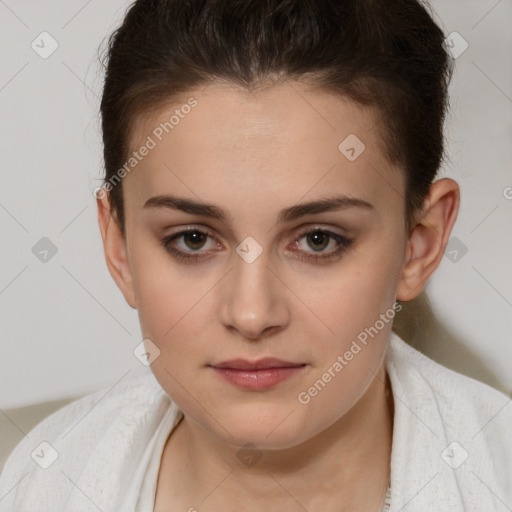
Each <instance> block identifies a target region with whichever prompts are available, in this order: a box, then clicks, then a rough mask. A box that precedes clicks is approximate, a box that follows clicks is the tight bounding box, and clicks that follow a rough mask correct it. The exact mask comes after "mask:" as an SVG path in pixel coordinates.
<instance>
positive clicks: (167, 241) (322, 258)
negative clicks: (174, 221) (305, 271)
mask: <svg viewBox="0 0 512 512" xmlns="http://www.w3.org/2000/svg"><path fill="white" fill-rule="evenodd" d="M187 233H200V234H202V235H207V236H209V237H211V238H213V239H215V237H214V235H213V234H212V233H211V232H209V231H208V230H204V231H203V230H201V229H197V228H192V229H187V230H184V231H179V232H178V233H174V234H173V235H169V236H166V237H164V238H162V239H161V244H162V246H163V247H164V249H165V250H166V251H167V252H169V254H170V255H171V256H172V257H173V258H175V259H176V260H179V261H186V262H192V261H194V260H195V261H200V260H203V259H205V258H207V257H208V256H207V254H208V252H207V251H200V250H198V251H193V253H199V255H191V254H187V252H185V251H181V250H179V249H176V248H174V247H171V242H173V241H174V240H176V239H179V238H181V237H182V236H183V235H186V234H187ZM313 233H323V234H324V235H327V236H328V237H329V238H330V239H332V240H334V241H336V242H337V243H338V247H337V248H336V249H334V250H332V251H330V252H328V253H322V254H323V255H312V254H307V253H306V254H307V255H306V256H294V257H295V258H298V259H301V260H305V261H309V262H314V263H317V262H322V263H327V262H329V261H331V260H333V259H335V258H337V257H339V256H341V254H342V253H343V252H345V250H346V249H348V248H349V247H350V245H351V244H352V242H353V240H352V239H350V238H347V237H346V236H343V235H340V234H339V233H334V232H332V231H329V230H326V229H321V228H315V229H311V228H309V229H305V230H303V231H302V232H300V233H299V234H298V235H297V236H296V239H295V242H296V241H298V240H300V239H301V238H302V237H304V235H308V234H313ZM293 252H295V251H293ZM299 252H300V251H299ZM200 253H206V256H203V255H201V254H200Z"/></svg>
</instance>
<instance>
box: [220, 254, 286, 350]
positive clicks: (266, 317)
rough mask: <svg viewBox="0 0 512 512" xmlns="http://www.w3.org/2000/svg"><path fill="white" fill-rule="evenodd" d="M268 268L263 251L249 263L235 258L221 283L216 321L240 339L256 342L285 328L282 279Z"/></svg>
mask: <svg viewBox="0 0 512 512" xmlns="http://www.w3.org/2000/svg"><path fill="white" fill-rule="evenodd" d="M276 273H277V272H276V271H275V270H274V269H271V268H269V262H268V258H267V257H266V254H265V251H263V253H262V254H261V255H260V256H259V257H258V258H257V259H256V260H255V261H253V262H252V263H247V262H246V261H244V259H242V258H241V257H239V256H238V255H236V254H235V255H234V268H233V270H232V271H231V272H229V274H228V275H227V276H226V279H224V280H223V282H222V288H221V300H220V303H219V304H220V311H219V318H220V321H221V323H222V324H223V325H224V327H226V329H228V330H231V331H233V332H236V333H237V334H238V336H239V337H241V338H244V339H248V340H253V341H257V340H260V339H263V338H264V337H267V336H269V335H271V334H274V333H276V332H279V331H281V330H282V329H284V328H286V326H287V325H288V323H289V321H290V309H289V304H288V302H287V301H288V300H289V296H290V293H289V292H288V290H287V288H286V285H285V284H284V283H283V281H284V280H283V279H279V278H278V277H276Z"/></svg>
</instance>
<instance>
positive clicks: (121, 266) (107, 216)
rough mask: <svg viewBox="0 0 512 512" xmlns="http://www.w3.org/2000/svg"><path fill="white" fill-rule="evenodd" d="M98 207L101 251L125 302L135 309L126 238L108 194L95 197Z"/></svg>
mask: <svg viewBox="0 0 512 512" xmlns="http://www.w3.org/2000/svg"><path fill="white" fill-rule="evenodd" d="M96 204H97V207H98V224H99V227H100V232H101V238H102V240H103V251H104V254H105V260H106V263H107V267H108V270H109V272H110V275H111V276H112V278H113V279H114V281H115V282H116V284H117V286H118V287H119V289H120V290H121V292H122V294H123V295H124V298H125V300H126V302H127V303H128V304H129V305H130V306H131V307H132V308H134V309H136V307H137V306H136V301H135V293H134V289H133V279H132V271H131V267H130V263H129V260H128V252H127V248H126V240H125V237H124V236H123V234H122V232H121V228H120V226H119V224H118V222H117V220H116V218H115V217H114V214H113V212H112V209H111V207H110V202H109V199H108V195H106V194H105V195H104V197H101V198H100V197H98V198H96Z"/></svg>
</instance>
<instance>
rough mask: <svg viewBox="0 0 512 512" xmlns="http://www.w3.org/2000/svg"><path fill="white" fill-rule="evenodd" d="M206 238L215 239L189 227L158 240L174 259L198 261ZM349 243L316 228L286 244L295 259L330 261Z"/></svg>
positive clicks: (329, 232)
mask: <svg viewBox="0 0 512 512" xmlns="http://www.w3.org/2000/svg"><path fill="white" fill-rule="evenodd" d="M208 238H211V239H212V240H215V237H214V236H213V234H212V233H210V232H208V231H201V230H199V229H189V230H186V231H180V232H178V233H175V234H173V235H169V236H167V237H165V238H163V239H162V240H161V243H162V245H163V246H164V248H165V249H166V250H167V251H168V252H169V254H170V255H171V256H172V257H173V258H175V259H177V260H181V261H193V260H196V261H199V260H202V259H204V258H206V257H208V254H209V252H211V251H208V250H207V249H208V248H206V250H201V249H204V248H205V246H207V241H208ZM302 240H304V241H305V243H306V244H307V246H309V247H310V248H312V249H313V251H312V252H310V251H308V250H307V249H306V248H305V247H304V244H301V242H300V241H302ZM180 241H182V242H183V244H184V248H183V246H182V248H180V247H179V245H181V244H179V243H178V242H180ZM351 243H352V240H350V239H348V238H347V237H345V236H343V235H341V234H339V233H333V232H332V231H327V230H323V229H318V228H316V229H314V230H309V231H304V232H302V233H300V234H299V235H298V236H296V238H295V241H294V242H293V243H292V244H291V246H289V247H291V248H292V249H291V250H292V252H294V253H298V255H294V257H296V258H299V259H304V260H307V261H319V260H330V259H332V258H335V257H337V256H339V255H340V254H341V253H342V252H343V251H344V250H345V249H347V248H348V247H349V246H350V244H351ZM329 246H331V247H332V249H331V250H330V251H326V250H325V249H326V248H328V247H329ZM212 247H217V248H220V247H221V244H220V243H219V242H213V243H212V244H211V247H210V248H212ZM187 249H188V250H187ZM315 253H316V254H315Z"/></svg>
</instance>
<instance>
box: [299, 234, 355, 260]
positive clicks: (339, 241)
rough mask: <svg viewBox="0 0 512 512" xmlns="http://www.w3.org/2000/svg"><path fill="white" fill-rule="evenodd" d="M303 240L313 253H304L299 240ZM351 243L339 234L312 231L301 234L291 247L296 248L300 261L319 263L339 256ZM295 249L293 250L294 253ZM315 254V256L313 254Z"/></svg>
mask: <svg viewBox="0 0 512 512" xmlns="http://www.w3.org/2000/svg"><path fill="white" fill-rule="evenodd" d="M302 239H304V240H305V243H306V244H307V246H308V247H310V248H313V252H309V251H307V250H306V251H304V249H303V246H301V243H300V240H302ZM351 243H352V240H350V239H349V238H347V237H346V236H343V235H341V234H339V233H333V232H332V231H327V230H324V229H318V228H317V229H314V230H309V231H305V232H303V233H301V234H300V235H299V236H298V237H297V241H295V242H294V243H293V244H292V247H295V248H298V249H299V250H298V252H299V253H303V254H300V255H299V256H297V257H298V258H300V259H305V260H310V261H319V260H325V261H328V260H331V259H333V258H336V257H338V256H340V255H341V253H342V252H344V251H345V250H346V249H347V248H348V247H349V246H350V245H351ZM329 245H330V246H331V247H333V249H332V250H330V251H324V249H326V248H327V247H328V246H329ZM295 250H296V249H293V251H295ZM315 253H317V254H315Z"/></svg>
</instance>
